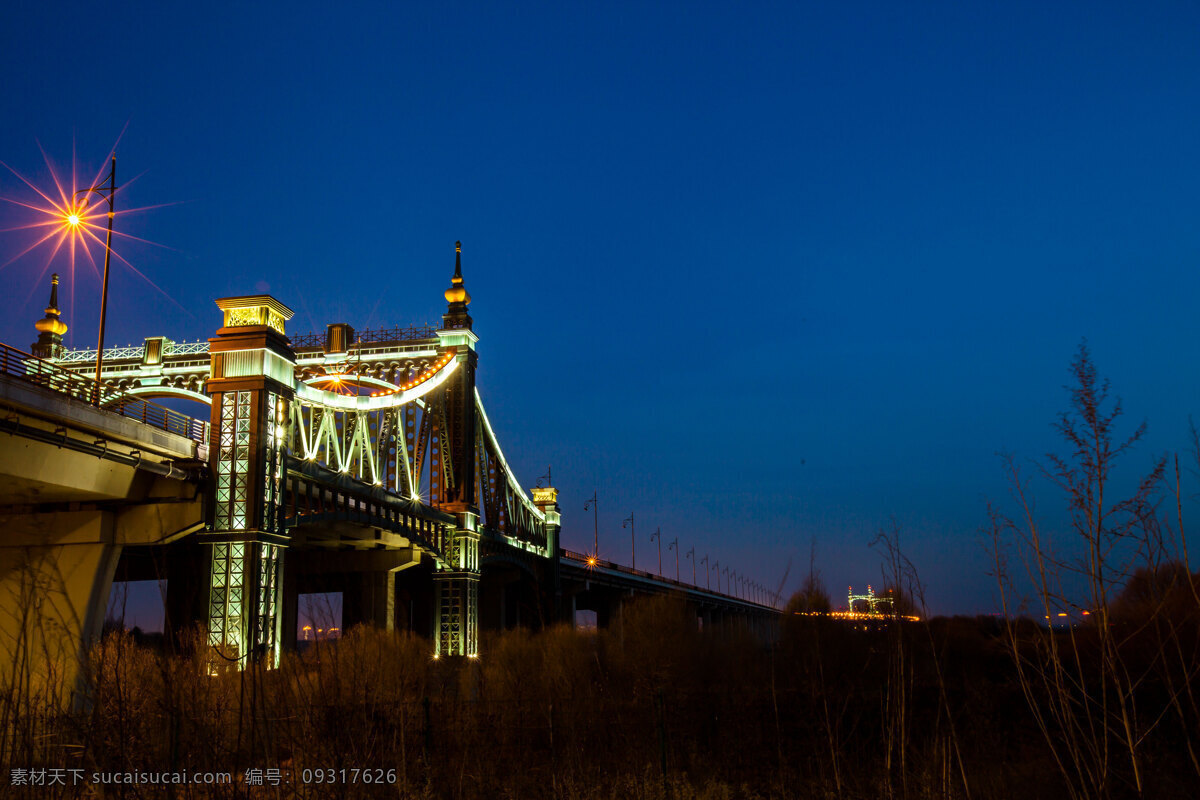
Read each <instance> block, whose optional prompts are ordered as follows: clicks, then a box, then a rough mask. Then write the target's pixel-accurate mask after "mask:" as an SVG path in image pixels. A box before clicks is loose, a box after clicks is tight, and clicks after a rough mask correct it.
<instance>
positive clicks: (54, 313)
mask: <svg viewBox="0 0 1200 800" xmlns="http://www.w3.org/2000/svg"><path fill="white" fill-rule="evenodd" d="M61 316H62V312H61V311H59V310H58V273H57V272H55V273H54V274H53V275H51V276H50V305H48V306H47V307H46V316H45V317H43V318H42V319H39V320H38V321H37V322H35V323H33V327H35V328H37V330H38V333H51V334H56V335H58V336H62V335H63V334H64V333H66V332H67V323H65V322H63V321H62V320H61V319H60V317H61Z"/></svg>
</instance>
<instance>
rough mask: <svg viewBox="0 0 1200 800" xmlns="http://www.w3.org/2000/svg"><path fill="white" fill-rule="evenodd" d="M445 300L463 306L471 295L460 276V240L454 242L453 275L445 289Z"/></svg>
mask: <svg viewBox="0 0 1200 800" xmlns="http://www.w3.org/2000/svg"><path fill="white" fill-rule="evenodd" d="M445 294H446V302H447V303H450V304H451V305H454V304H456V303H458V304H462V305H464V306H466V305H470V303H471V295H470V294H468V293H467V290H466V288H465V287H464V286H463V276H462V242H455V243H454V277H453V278H451V279H450V288H449V289H447V290H446V293H445Z"/></svg>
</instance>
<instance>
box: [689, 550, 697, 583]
mask: <svg viewBox="0 0 1200 800" xmlns="http://www.w3.org/2000/svg"><path fill="white" fill-rule="evenodd" d="M687 557H688V558H689V559H691V561H692V586H695V585H696V548H694V547H693V548H692V549H691V550H688V551H687ZM697 588H699V587H697Z"/></svg>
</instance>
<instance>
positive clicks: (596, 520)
mask: <svg viewBox="0 0 1200 800" xmlns="http://www.w3.org/2000/svg"><path fill="white" fill-rule="evenodd" d="M599 496H600V490H599V489H597V490H596V491H594V492H592V499H591V500H588V501H587V502H586V503H584V504H583V510H584V511H587V510H588V509H589V508H590V509H591V510H592V512H593V513H592V522H593V524H594V525H595V541H594V542H593V543H592V555H593V556H595V557H596V558H597V559H599V558H600V501H599V499H597V498H599Z"/></svg>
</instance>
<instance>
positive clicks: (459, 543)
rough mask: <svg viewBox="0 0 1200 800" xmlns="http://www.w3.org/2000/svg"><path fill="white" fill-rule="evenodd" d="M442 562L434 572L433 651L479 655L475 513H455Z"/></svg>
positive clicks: (477, 543) (454, 654)
mask: <svg viewBox="0 0 1200 800" xmlns="http://www.w3.org/2000/svg"><path fill="white" fill-rule="evenodd" d="M458 519H459V527H458V528H457V529H456V530H454V531H453V532H452V533H451V534H450V543H449V552H448V553H447V559H446V563H444V564H442V565H440V566H439V568H438V571H437V572H436V573H434V576H433V583H434V587H435V589H436V592H437V608H436V610H435V612H434V613H435V615H436V616H435V619H434V655H435V656H467V657H468V658H475V657H476V656H478V655H479V531H478V522H479V517H478V515H477V514H473V513H470V512H464V513H462V514H459V515H458Z"/></svg>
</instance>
